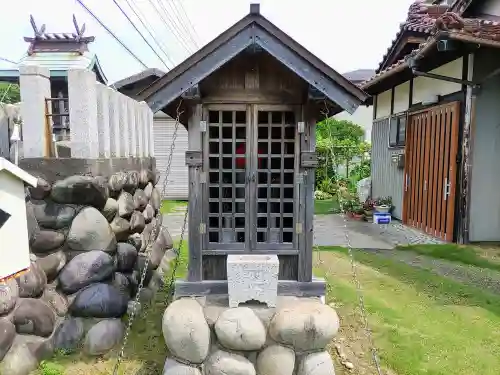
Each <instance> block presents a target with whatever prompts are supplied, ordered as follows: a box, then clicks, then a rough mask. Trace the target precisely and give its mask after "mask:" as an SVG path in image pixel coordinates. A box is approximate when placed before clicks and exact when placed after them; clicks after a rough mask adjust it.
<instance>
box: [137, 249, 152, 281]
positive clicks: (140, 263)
mask: <svg viewBox="0 0 500 375" xmlns="http://www.w3.org/2000/svg"><path fill="white" fill-rule="evenodd" d="M146 263H147V271H146V275H145V277H144V285H148V284H149V282H150V281H151V278H152V277H153V271H154V270H155V268H154V264H152V263H151V261H150V260H148V257H147V255H146V254H144V253H139V255H138V257H137V261H136V262H135V270H136V271H137V274H138V275H139V277H142V274H143V273H144V269H145V268H146Z"/></svg>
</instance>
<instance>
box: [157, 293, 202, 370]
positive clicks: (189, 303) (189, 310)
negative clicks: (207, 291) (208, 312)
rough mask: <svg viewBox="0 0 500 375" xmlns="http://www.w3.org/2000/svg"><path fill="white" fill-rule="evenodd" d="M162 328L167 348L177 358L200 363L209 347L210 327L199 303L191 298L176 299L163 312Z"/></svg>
mask: <svg viewBox="0 0 500 375" xmlns="http://www.w3.org/2000/svg"><path fill="white" fill-rule="evenodd" d="M162 330H163V337H164V339H165V343H166V344H167V348H168V350H169V351H170V353H172V355H174V356H175V357H177V358H180V359H181V360H183V361H188V362H190V363H193V364H200V363H202V362H203V361H204V360H205V359H206V357H207V355H208V352H209V349H210V328H209V327H208V324H207V322H206V320H205V316H204V315H203V309H202V307H201V305H200V304H199V303H198V302H197V301H196V300H193V299H178V300H176V301H174V302H172V304H170V305H169V306H168V307H167V309H166V310H165V313H164V314H163V321H162Z"/></svg>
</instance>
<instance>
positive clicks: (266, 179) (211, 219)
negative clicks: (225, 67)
mask: <svg viewBox="0 0 500 375" xmlns="http://www.w3.org/2000/svg"><path fill="white" fill-rule="evenodd" d="M273 108H274V109H273ZM204 118H205V119H206V122H207V129H206V131H205V135H204V137H205V140H204V142H203V147H204V166H203V169H204V174H205V175H206V176H207V181H206V187H205V190H204V192H205V193H204V195H205V196H206V197H207V198H208V199H207V201H208V202H207V203H206V205H205V206H204V211H205V212H204V215H203V216H204V217H205V218H206V230H205V234H204V237H205V238H204V240H203V241H202V243H203V244H204V246H203V247H204V248H205V249H208V250H222V251H225V250H228V251H229V250H231V251H235V250H236V251H238V250H241V251H242V252H250V251H255V250H280V249H285V250H286V249H294V248H296V247H294V246H296V245H297V244H296V236H295V231H294V225H295V216H294V215H295V213H296V210H295V201H296V191H295V175H296V173H295V172H296V170H297V168H298V164H297V160H298V158H297V157H296V155H297V154H298V148H299V147H298V143H297V139H298V137H297V136H296V134H297V126H296V114H295V112H294V111H292V110H289V109H284V108H279V107H269V108H264V107H259V106H256V105H226V106H217V107H208V108H207V109H206V110H205V113H204Z"/></svg>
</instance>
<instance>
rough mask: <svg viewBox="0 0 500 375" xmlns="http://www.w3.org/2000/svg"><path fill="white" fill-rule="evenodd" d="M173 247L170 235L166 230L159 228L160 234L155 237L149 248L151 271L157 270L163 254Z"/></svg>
mask: <svg viewBox="0 0 500 375" xmlns="http://www.w3.org/2000/svg"><path fill="white" fill-rule="evenodd" d="M173 247H174V241H173V240H172V237H171V236H170V233H169V232H168V230H167V228H165V227H161V228H160V233H159V234H158V237H156V241H154V243H153V245H152V246H151V252H150V261H151V267H152V268H153V269H156V268H158V267H159V266H160V264H161V261H162V259H163V257H164V256H165V252H166V251H167V250H170V249H172V248H173Z"/></svg>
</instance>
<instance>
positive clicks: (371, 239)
mask: <svg viewBox="0 0 500 375" xmlns="http://www.w3.org/2000/svg"><path fill="white" fill-rule="evenodd" d="M184 212H185V211H184V210H179V211H176V212H172V213H169V214H167V215H164V217H163V225H164V226H166V227H167V229H168V230H169V232H170V234H171V236H172V237H174V238H176V237H179V236H180V234H181V229H182V225H183V222H184ZM186 235H187V229H186ZM185 238H187V236H186V237H185ZM440 242H441V241H439V240H436V239H434V238H432V237H430V236H428V235H426V234H424V233H421V232H419V231H417V230H416V229H413V228H409V227H406V226H404V225H402V224H401V223H399V222H393V223H391V224H387V225H378V224H373V223H368V222H365V221H357V220H349V219H344V216H342V215H317V216H315V218H314V244H315V245H316V246H343V247H346V246H348V243H350V245H351V247H353V248H357V249H393V248H394V247H396V246H397V245H415V244H425V243H427V244H428V243H440Z"/></svg>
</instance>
